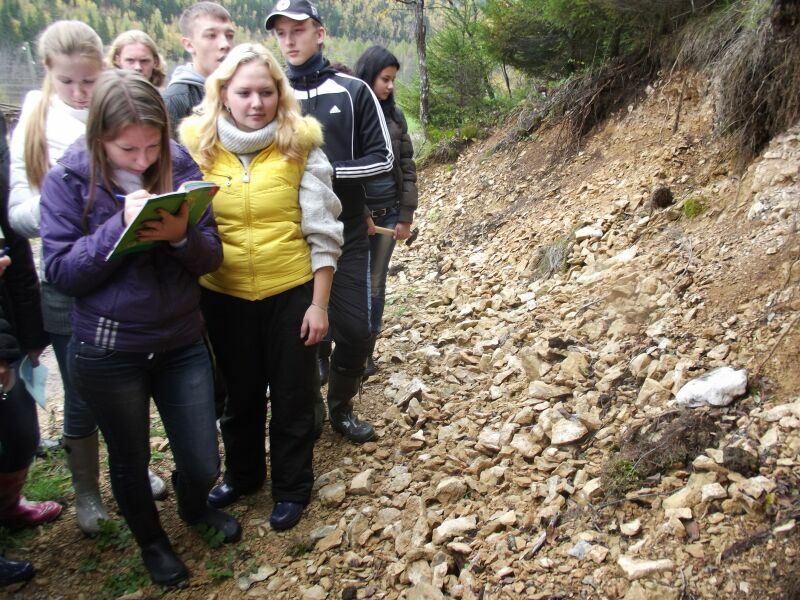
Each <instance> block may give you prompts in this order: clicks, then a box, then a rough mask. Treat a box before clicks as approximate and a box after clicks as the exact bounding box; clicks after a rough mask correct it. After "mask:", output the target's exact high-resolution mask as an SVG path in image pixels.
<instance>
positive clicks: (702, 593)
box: [29, 73, 800, 600]
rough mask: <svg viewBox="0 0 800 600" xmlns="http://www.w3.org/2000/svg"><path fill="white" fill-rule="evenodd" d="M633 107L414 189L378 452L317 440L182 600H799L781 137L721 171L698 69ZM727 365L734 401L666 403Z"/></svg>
mask: <svg viewBox="0 0 800 600" xmlns="http://www.w3.org/2000/svg"><path fill="white" fill-rule="evenodd" d="M684 78H685V79H686V82H685V85H684V81H683V79H684ZM681 89H684V92H683V93H684V100H683V103H682V112H681V115H680V119H679V123H678V127H677V131H674V132H673V125H674V123H675V109H676V106H678V105H679V102H678V96H679V95H680V94H681ZM647 92H648V93H647V97H646V98H644V100H643V101H642V102H641V103H639V104H638V105H636V106H631V107H629V110H628V111H626V112H624V114H620V115H617V116H616V117H615V118H613V119H611V120H609V121H608V122H606V123H605V124H604V125H603V126H602V127H601V128H600V129H599V130H598V131H596V132H594V133H593V134H592V135H591V136H590V137H589V139H587V140H586V144H585V147H584V148H583V150H582V151H581V152H580V153H578V154H577V155H576V156H574V157H572V158H571V159H569V160H566V161H561V162H557V163H552V162H551V159H552V154H551V153H552V148H553V145H554V144H556V143H557V141H558V139H559V132H558V131H557V130H555V131H548V132H541V133H540V134H539V136H538V137H537V138H536V139H531V140H527V141H523V142H519V143H516V144H513V145H510V146H509V145H504V146H503V148H504V149H502V150H496V148H497V147H498V141H499V140H501V139H503V137H504V136H505V135H507V133H508V132H507V131H500V132H498V133H497V135H496V136H495V137H494V138H492V139H489V140H485V141H482V142H478V143H476V144H474V146H473V147H471V148H470V149H469V150H468V151H467V152H466V154H465V155H464V156H462V157H461V158H460V159H459V160H458V161H457V162H456V163H455V164H454V165H450V166H445V167H436V168H430V169H427V170H425V171H423V172H422V173H421V174H420V189H421V207H420V211H419V213H418V221H419V227H420V230H421V234H420V237H419V239H418V240H417V241H416V242H415V244H414V245H413V246H411V247H405V246H401V247H398V249H397V251H396V253H395V265H396V267H395V271H396V272H395V274H394V275H393V277H391V278H390V284H389V285H390V290H389V296H390V298H389V304H388V306H387V311H386V312H387V324H386V325H387V326H386V332H385V336H384V337H383V338H382V339H381V340H380V341H379V345H378V349H379V354H380V360H379V363H378V364H379V367H380V369H381V370H380V373H379V375H378V376H377V377H376V378H373V379H371V380H369V382H368V383H367V384H366V386H365V393H364V397H363V398H362V402H361V404H360V410H361V412H362V413H366V414H367V415H368V416H370V417H371V418H372V419H373V421H374V422H375V423H376V425H377V426H378V430H379V434H380V435H379V439H377V440H376V441H375V442H373V443H369V444H366V445H365V446H363V447H355V446H350V445H347V444H343V443H341V442H340V441H339V440H338V439H336V438H334V437H332V436H331V434H330V433H329V432H327V431H326V433H325V435H324V436H323V439H322V440H321V443H320V445H319V446H318V448H317V452H316V461H317V472H318V474H319V478H318V481H317V485H316V492H315V500H314V503H313V504H312V505H311V507H309V510H308V515H307V518H306V519H304V520H303V522H302V523H301V525H300V526H299V527H298V528H297V530H295V531H292V532H289V533H286V534H280V535H277V534H275V533H274V532H271V531H270V530H269V529H268V526H266V525H265V524H266V515H267V512H266V510H267V507H268V506H269V505H270V503H269V500H268V498H266V496H268V494H267V493H264V494H261V495H258V496H254V497H248V499H247V500H246V501H245V502H243V503H242V506H240V513H239V514H240V515H241V516H242V520H243V523H244V525H245V542H246V552H245V553H243V554H240V555H238V558H237V559H236V560H235V561H233V562H232V563H231V566H232V569H233V571H234V572H235V573H236V575H237V576H236V577H234V578H231V579H228V580H224V581H222V582H221V583H220V582H219V581H218V578H217V580H216V581H215V580H213V579H212V578H211V577H210V576H206V577H205V578H204V577H203V576H202V575H199V576H198V577H196V578H195V579H193V587H192V588H190V589H189V590H185V591H182V592H177V593H176V595H178V596H180V597H186V598H196V597H211V598H214V597H217V598H228V597H238V596H242V597H250V596H254V597H270V598H300V597H302V598H327V597H331V598H338V597H342V598H398V597H404V598H431V599H434V598H442V597H452V598H573V597H574V598H625V599H627V600H635V599H640V598H641V599H644V598H648V599H649V598H664V599H674V600H677V599H679V598H681V599H683V598H717V597H724V598H733V597H741V598H747V597H749V598H783V597H794V596H792V595H791V594H792V593H796V591H797V580H796V579H795V578H794V576H793V571H796V570H797V563H798V551H799V550H800V547H799V546H798V543H797V533H796V528H795V521H794V518H795V516H796V515H797V514H800V511H798V507H797V504H796V502H795V498H796V497H797V494H798V477H797V476H798V459H797V453H798V449H800V396H798V392H797V389H798V385H800V368H798V343H800V325H798V323H797V321H798V309H800V295H798V288H800V238H798V235H797V224H796V221H797V218H798V211H799V210H800V206H798V202H799V201H798V197H799V196H798V192H799V191H800V189H799V187H800V176H798V165H799V164H800V125H798V127H796V128H794V129H793V130H791V131H789V132H787V133H786V134H785V135H783V136H781V137H780V138H779V139H776V140H774V141H773V142H772V144H771V145H770V147H769V148H768V149H767V150H766V151H765V152H764V153H763V155H762V157H760V158H759V160H757V161H756V162H755V163H754V164H753V165H751V166H750V168H748V169H747V171H746V172H745V173H742V174H736V173H733V172H732V171H731V166H730V165H731V164H732V160H731V158H732V157H731V156H730V155H729V153H727V152H726V150H725V147H724V146H723V145H722V144H720V143H719V141H718V140H716V139H715V138H714V137H713V136H712V134H711V127H712V122H713V94H712V93H710V88H709V83H708V81H707V80H706V79H705V78H704V77H703V76H701V75H699V74H685V73H684V74H681V75H680V76H675V77H674V78H673V79H671V80H662V81H659V82H658V83H657V84H655V85H653V86H652V87H651V88H648V90H647ZM659 187H668V188H669V189H670V191H671V194H672V196H673V197H674V200H675V202H674V204H672V205H671V206H668V207H664V208H661V207H657V206H654V205H653V204H652V203H651V196H652V193H653V191H654V190H655V189H657V188H659ZM562 259H563V260H562ZM720 366H731V367H734V368H736V369H746V372H747V389H746V392H745V393H744V394H740V395H738V396H737V398H736V399H735V400H734V401H733V402H732V403H731V404H729V405H728V406H725V407H711V406H701V407H698V408H683V407H681V406H679V405H678V404H677V403H676V394H677V392H678V391H679V390H680V389H681V388H682V387H683V386H684V384H686V383H687V382H688V381H690V380H692V379H694V378H696V377H698V376H700V375H702V374H704V373H706V372H708V371H709V370H711V369H713V368H716V367H720ZM167 512H169V513H172V512H174V511H164V513H162V514H163V515H165V518H166V519H167V523H168V527H169V528H170V531H171V534H172V535H175V532H174V529H176V528H179V527H180V525H179V524H178V525H175V524H174V523H173V520H171V519H174V517H172V516H166V515H167ZM73 529H74V528H73ZM71 530H72V529H70V531H71ZM69 535H72V534H69ZM179 535H181V534H179ZM71 543H73V542H71ZM83 543H85V542H80V541H76V542H74V544H83ZM73 547H75V546H73ZM37 548H38V547H37ZM179 549H180V550H182V551H185V552H186V553H189V552H194V553H195V554H196V556H195V558H194V559H192V560H190V562H189V564H190V567H191V568H192V569H193V572H194V573H198V572H201V571H202V569H201V565H202V564H203V562H204V561H206V560H207V559H208V558H209V557H212V558H213V556H215V555H214V554H213V553H211V552H209V551H207V550H203V549H200V548H198V546H197V544H196V543H195V542H193V541H191V540H187V539H183V540H182V541H181V542H179ZM36 556H41V557H42V558H43V557H44V556H46V549H45V548H38V549H37V550H36V552H35V555H34V558H36ZM245 570H247V571H248V572H249V573H250V574H249V575H242V571H245ZM206 571H208V563H206ZM51 575H54V574H53V573H51ZM82 577H83V576H81V575H80V574H79V573H76V572H74V571H73V572H72V573H71V574H70V575H69V576H68V578H67V579H65V581H69V582H70V586H71V589H74V590H78V589H82V590H84V596H85V597H91V595H92V588H91V587H86V586H87V584H86V583H85V582H86V579H85V578H82ZM51 579H52V577H51ZM45 585H47V584H45ZM37 589H38V591H37ZM29 590H32V591H31V595H30V597H39V592H41V591H42V588H29ZM50 590H51V593H43V594H41V597H52V590H53V588H50ZM150 590H151V588H147V589H145V590H144V591H141V590H140V592H139V593H138V596H139V597H142V596H146V595H148V592H149V591H150ZM61 591H62V593H63V590H61ZM67 595H68V594H67Z"/></svg>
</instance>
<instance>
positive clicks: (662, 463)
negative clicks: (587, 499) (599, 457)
mask: <svg viewBox="0 0 800 600" xmlns="http://www.w3.org/2000/svg"><path fill="white" fill-rule="evenodd" d="M718 432H719V422H718V420H717V419H716V418H714V417H713V416H711V415H710V414H709V413H707V412H702V411H697V410H694V411H692V410H674V411H668V412H665V413H661V414H660V415H657V416H655V417H653V418H651V419H648V420H646V421H645V422H644V423H642V424H641V425H639V426H637V427H634V428H633V429H632V430H631V431H630V432H628V433H626V434H625V436H624V437H623V439H622V440H621V441H620V443H619V452H616V453H615V454H614V455H613V456H612V457H611V459H610V460H609V461H608V462H607V463H606V466H605V467H604V469H603V474H602V480H601V487H602V488H603V491H604V493H605V496H606V498H609V499H612V500H613V499H616V498H621V497H622V496H624V495H625V494H626V493H627V492H629V491H631V490H634V489H636V488H638V487H640V486H641V485H642V484H643V483H644V482H645V480H646V479H647V478H648V477H651V476H653V475H656V474H660V473H665V472H666V471H668V470H670V469H673V468H677V467H679V466H685V465H687V464H689V463H691V461H692V460H694V458H695V457H696V456H697V455H698V454H700V453H701V452H702V451H703V450H704V449H705V448H713V447H714V446H715V445H716V439H717V434H718Z"/></svg>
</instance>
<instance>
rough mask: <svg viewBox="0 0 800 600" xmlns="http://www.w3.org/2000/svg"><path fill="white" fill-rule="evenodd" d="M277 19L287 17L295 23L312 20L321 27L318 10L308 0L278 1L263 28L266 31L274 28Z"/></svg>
mask: <svg viewBox="0 0 800 600" xmlns="http://www.w3.org/2000/svg"><path fill="white" fill-rule="evenodd" d="M278 17H289V18H290V19H294V20H295V21H305V20H306V19H314V20H315V21H316V22H317V23H319V24H320V25H322V19H321V18H320V16H319V9H317V7H316V6H314V5H313V4H312V3H311V2H309V1H308V0H278V3H277V4H276V5H275V7H274V8H273V9H272V12H271V13H269V15H268V16H267V20H266V21H265V22H264V27H266V28H267V31H269V30H270V29H272V28H273V27H274V26H275V19H277V18H278Z"/></svg>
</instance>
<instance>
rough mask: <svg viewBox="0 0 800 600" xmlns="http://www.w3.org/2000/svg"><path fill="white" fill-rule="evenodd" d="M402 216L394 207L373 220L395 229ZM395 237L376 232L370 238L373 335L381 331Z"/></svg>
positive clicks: (371, 329) (371, 327) (371, 321)
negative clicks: (387, 279) (387, 278)
mask: <svg viewBox="0 0 800 600" xmlns="http://www.w3.org/2000/svg"><path fill="white" fill-rule="evenodd" d="M399 217H400V211H399V210H398V209H392V210H390V211H389V212H387V213H386V214H385V215H383V216H380V217H375V218H374V219H373V221H374V222H375V225H377V226H378V227H386V228H388V229H394V228H395V227H396V226H397V220H398V219H399ZM394 246H395V239H394V238H393V237H390V236H388V235H381V234H379V233H376V234H375V235H371V236H370V238H369V270H370V295H371V298H370V302H371V306H370V331H371V332H372V335H378V334H379V333H380V332H381V323H382V322H383V309H384V307H385V306H386V277H387V275H388V274H389V261H390V260H391V259H392V253H393V252H394Z"/></svg>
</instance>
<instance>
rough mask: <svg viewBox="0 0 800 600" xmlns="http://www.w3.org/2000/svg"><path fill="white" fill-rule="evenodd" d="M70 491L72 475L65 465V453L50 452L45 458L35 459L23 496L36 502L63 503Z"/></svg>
mask: <svg viewBox="0 0 800 600" xmlns="http://www.w3.org/2000/svg"><path fill="white" fill-rule="evenodd" d="M69 489H70V474H69V469H67V466H66V464H65V460H64V451H63V450H56V451H55V452H48V453H47V455H45V457H44V458H34V459H33V464H32V465H31V467H30V469H29V470H28V480H27V481H26V482H25V487H24V489H23V490H22V494H23V496H25V498H27V499H28V500H32V501H34V502H42V501H45V500H55V501H57V502H61V501H63V500H64V498H65V497H66V495H67V493H68V491H69Z"/></svg>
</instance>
